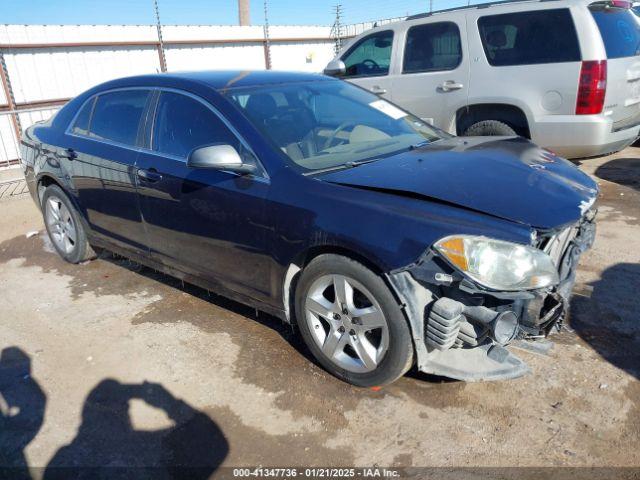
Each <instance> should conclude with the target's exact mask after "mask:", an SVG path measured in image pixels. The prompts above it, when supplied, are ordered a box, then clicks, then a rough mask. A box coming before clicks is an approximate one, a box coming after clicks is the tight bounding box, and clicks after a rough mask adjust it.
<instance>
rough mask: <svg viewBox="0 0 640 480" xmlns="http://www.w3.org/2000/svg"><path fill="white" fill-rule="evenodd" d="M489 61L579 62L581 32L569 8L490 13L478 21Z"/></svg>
mask: <svg viewBox="0 0 640 480" xmlns="http://www.w3.org/2000/svg"><path fill="white" fill-rule="evenodd" d="M478 27H479V29H480V38H481V39H482V45H483V46H484V51H485V53H486V55H487V60H488V61H489V64H491V65H493V66H496V67H502V66H509V65H535V64H542V63H561V62H579V61H580V60H581V59H582V58H581V54H580V44H579V43H578V35H577V33H576V28H575V25H574V23H573V19H572V17H571V12H569V10H568V9H566V8H563V9H556V10H540V11H535V12H520V13H507V14H502V15H489V16H486V17H481V18H480V19H479V20H478Z"/></svg>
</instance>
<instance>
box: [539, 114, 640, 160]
mask: <svg viewBox="0 0 640 480" xmlns="http://www.w3.org/2000/svg"><path fill="white" fill-rule="evenodd" d="M639 135H640V125H636V126H634V127H630V128H626V129H624V130H619V131H614V128H613V121H612V120H611V119H610V118H607V117H605V116H603V115H584V116H583V115H548V116H544V117H539V118H537V119H536V120H535V122H534V123H533V124H532V125H531V139H532V140H533V141H534V142H535V143H537V144H538V145H541V146H543V147H545V148H548V149H549V150H552V151H553V152H554V153H556V154H558V155H560V156H563V157H566V158H586V157H597V156H601V155H608V154H610V153H615V152H618V151H620V150H622V149H624V148H626V147H628V146H629V145H631V144H632V143H633V142H635V141H636V139H637V138H638V136H639Z"/></svg>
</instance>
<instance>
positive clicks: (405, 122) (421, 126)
mask: <svg viewBox="0 0 640 480" xmlns="http://www.w3.org/2000/svg"><path fill="white" fill-rule="evenodd" d="M225 95H226V96H227V97H228V98H230V99H231V100H232V101H233V102H234V103H235V104H236V105H237V106H238V107H239V108H240V109H241V110H242V111H243V112H244V113H245V115H246V117H247V118H248V119H249V120H250V121H251V122H252V123H253V124H254V125H255V126H256V127H257V128H258V129H259V130H260V131H261V132H262V133H263V134H264V135H265V136H266V137H267V138H268V139H269V140H271V142H272V143H273V144H274V146H275V147H276V148H277V149H279V150H280V151H282V152H283V153H284V154H285V155H286V156H287V157H288V158H289V159H290V160H291V161H292V162H294V163H295V164H296V165H298V166H300V167H302V168H304V169H306V170H308V171H317V170H327V169H331V168H339V167H343V166H344V167H347V166H353V165H354V164H358V163H359V162H366V161H370V160H374V159H376V158H382V157H386V156H390V155H392V154H394V153H398V152H400V151H403V150H407V149H410V148H414V147H416V146H419V145H423V144H427V143H430V142H434V141H436V140H439V139H441V138H443V137H444V136H446V135H447V134H445V133H443V132H441V131H439V130H436V129H435V128H433V127H431V126H429V125H427V124H426V123H425V122H423V121H422V120H420V119H419V118H416V117H414V116H412V115H410V114H408V113H407V112H405V111H403V110H401V109H399V108H398V107H396V106H395V105H393V104H391V103H389V102H387V101H386V100H383V99H381V98H380V97H378V96H375V95H373V94H371V93H369V92H367V91H365V90H362V89H360V88H358V87H355V86H353V85H351V84H349V83H346V82H342V81H338V80H335V81H318V82H309V83H295V84H293V83H290V84H282V85H269V86H260V87H252V88H242V89H237V90H236V89H232V90H227V91H226V92H225Z"/></svg>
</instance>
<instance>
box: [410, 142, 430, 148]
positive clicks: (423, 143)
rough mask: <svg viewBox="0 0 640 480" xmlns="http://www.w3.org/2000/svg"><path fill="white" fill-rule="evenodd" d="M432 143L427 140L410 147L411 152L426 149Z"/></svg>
mask: <svg viewBox="0 0 640 480" xmlns="http://www.w3.org/2000/svg"><path fill="white" fill-rule="evenodd" d="M430 143H431V140H425V141H424V142H420V143H415V144H413V145H411V146H410V147H409V150H417V149H418V148H422V147H426V146H427V145H429V144H430Z"/></svg>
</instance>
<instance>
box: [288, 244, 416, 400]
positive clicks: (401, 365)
mask: <svg viewBox="0 0 640 480" xmlns="http://www.w3.org/2000/svg"><path fill="white" fill-rule="evenodd" d="M296 318H297V321H298V326H299V328H300V333H301V334H302V338H303V339H304V341H305V343H306V344H307V347H308V348H309V350H311V353H312V354H313V356H314V357H315V358H316V359H317V360H318V362H319V363H320V364H321V365H322V366H323V367H324V368H325V369H326V370H328V371H329V372H330V373H332V374H333V375H335V376H336V377H338V378H340V379H342V380H344V381H346V382H348V383H351V384H353V385H357V386H360V387H372V386H382V385H387V384H390V383H392V382H394V381H395V380H397V379H398V378H400V377H402V376H403V375H404V374H405V373H406V372H407V371H408V370H409V368H411V365H412V364H413V343H412V340H411V332H410V329H409V326H408V324H407V321H406V319H405V317H404V314H403V312H402V310H401V309H400V306H399V305H398V302H397V301H396V299H395V298H394V296H393V294H392V293H391V291H390V290H389V288H388V287H387V285H386V284H385V282H384V281H383V279H382V278H381V277H380V276H378V275H376V274H375V273H373V272H372V271H370V270H369V269H368V268H366V267H365V266H364V265H362V264H360V263H358V262H356V261H354V260H351V259H349V258H346V257H342V256H339V255H320V256H318V257H316V258H315V259H314V260H312V261H311V262H310V263H309V265H308V266H307V267H306V268H305V269H304V270H303V272H302V274H301V277H300V281H299V282H298V285H297V288H296Z"/></svg>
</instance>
